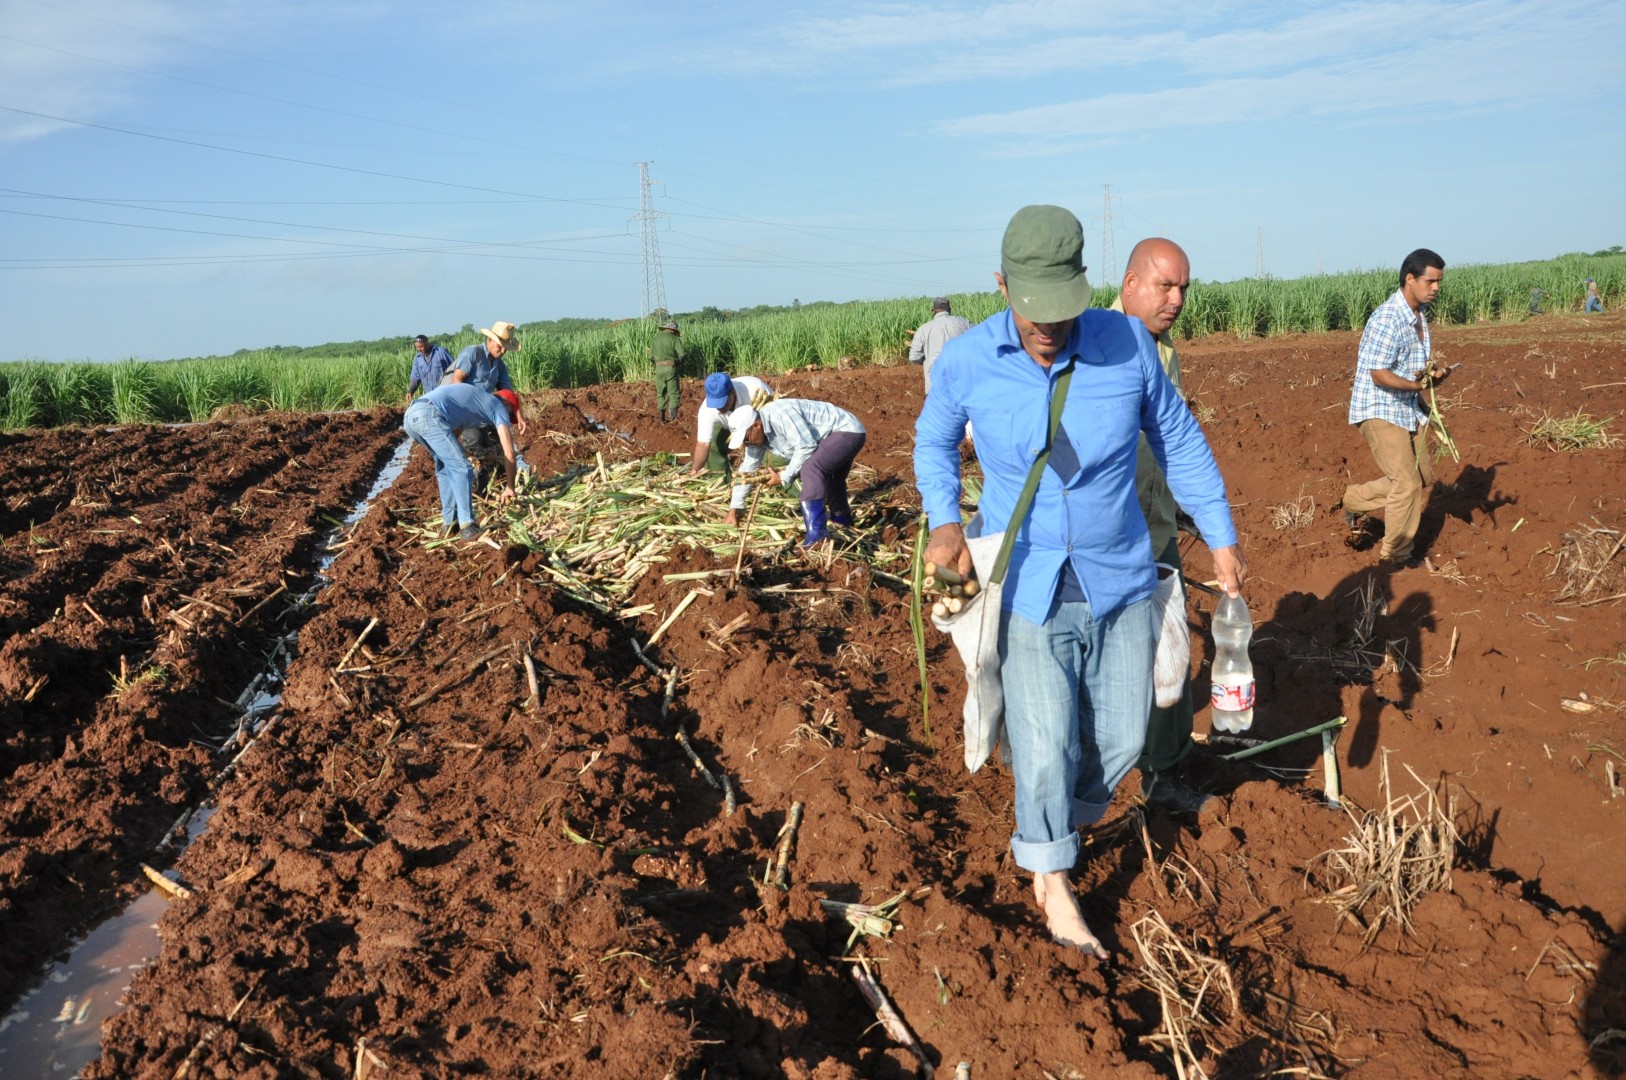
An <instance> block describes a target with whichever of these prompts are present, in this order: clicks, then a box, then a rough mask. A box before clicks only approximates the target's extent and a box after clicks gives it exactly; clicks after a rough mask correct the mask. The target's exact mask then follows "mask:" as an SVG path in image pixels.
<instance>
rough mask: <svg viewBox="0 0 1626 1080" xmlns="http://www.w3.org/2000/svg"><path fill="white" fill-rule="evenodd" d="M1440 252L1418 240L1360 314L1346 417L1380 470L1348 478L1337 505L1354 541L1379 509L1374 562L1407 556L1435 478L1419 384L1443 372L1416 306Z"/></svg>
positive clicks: (1426, 294) (1425, 299) (1434, 277)
mask: <svg viewBox="0 0 1626 1080" xmlns="http://www.w3.org/2000/svg"><path fill="white" fill-rule="evenodd" d="M1444 276H1445V260H1444V259H1442V258H1440V257H1439V256H1438V255H1436V254H1435V253H1434V252H1432V251H1430V250H1428V249H1427V248H1418V249H1417V250H1416V251H1414V252H1412V253H1411V254H1410V255H1407V256H1406V260H1405V261H1404V262H1403V263H1401V264H1400V288H1399V289H1398V290H1397V291H1396V292H1395V294H1394V295H1393V296H1391V297H1389V299H1387V300H1385V301H1384V302H1383V303H1382V304H1380V305H1378V308H1377V310H1376V311H1374V312H1372V317H1371V318H1369V319H1367V320H1366V329H1365V330H1364V331H1363V332H1362V333H1361V348H1360V354H1359V358H1358V360H1357V361H1356V364H1355V387H1354V390H1353V392H1352V393H1351V394H1350V397H1349V422H1350V423H1351V424H1355V425H1357V426H1358V427H1359V428H1360V429H1361V437H1362V438H1364V439H1365V440H1366V445H1367V446H1368V447H1370V448H1371V450H1372V457H1373V458H1374V459H1376V461H1377V463H1378V468H1379V469H1382V470H1383V476H1382V478H1380V479H1377V480H1371V481H1368V482H1367V483H1364V484H1351V485H1350V486H1349V487H1348V488H1346V489H1345V491H1344V497H1343V499H1342V500H1341V502H1340V503H1339V504H1338V505H1341V506H1342V507H1343V508H1344V523H1345V524H1346V525H1348V526H1349V541H1348V542H1349V544H1350V546H1351V547H1355V546H1359V545H1360V544H1361V542H1362V541H1363V540H1364V537H1365V532H1366V516H1367V515H1368V514H1370V513H1372V512H1373V511H1375V510H1381V511H1383V544H1382V546H1381V547H1379V549H1378V559H1379V561H1380V562H1382V563H1384V564H1387V565H1391V566H1400V565H1405V564H1407V563H1408V562H1409V561H1410V560H1411V551H1412V543H1413V541H1414V540H1415V539H1416V537H1417V523H1418V521H1419V520H1420V519H1421V518H1422V516H1423V496H1424V493H1425V492H1426V491H1427V490H1428V488H1429V486H1430V485H1432V484H1433V483H1434V469H1433V467H1432V465H1431V463H1430V461H1429V449H1428V412H1427V409H1426V407H1425V406H1424V404H1423V401H1422V397H1421V395H1420V391H1422V390H1424V389H1426V388H1427V387H1428V386H1429V385H1430V384H1431V383H1438V382H1440V381H1441V380H1442V379H1444V378H1445V377H1446V375H1447V374H1448V373H1449V371H1448V369H1441V368H1439V367H1436V366H1435V365H1434V363H1433V361H1432V360H1431V359H1430V356H1429V336H1428V320H1427V319H1426V318H1424V317H1423V311H1422V309H1423V306H1424V305H1426V304H1432V303H1433V302H1434V298H1435V297H1436V296H1438V295H1439V294H1440V279H1441V278H1443V277H1444Z"/></svg>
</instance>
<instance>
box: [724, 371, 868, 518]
mask: <svg viewBox="0 0 1626 1080" xmlns="http://www.w3.org/2000/svg"><path fill="white" fill-rule="evenodd" d="M728 430H729V439H728V448H729V449H730V450H738V449H740V448H741V447H744V448H745V462H744V465H743V466H742V468H741V472H742V473H750V472H756V471H759V470H760V471H762V472H764V473H766V475H767V477H768V481H769V482H770V483H773V484H778V485H779V486H781V487H788V486H789V485H790V482H791V481H792V480H794V479H796V477H797V476H798V475H800V476H801V478H802V519H803V520H804V521H805V522H806V524H807V539H806V540H804V541H802V547H804V548H810V547H812V546H813V545H814V544H817V543H818V542H819V541H821V540H823V539H824V538H825V537H826V536H828V535H829V533H828V531H827V530H826V528H825V526H826V525H827V524H828V525H840V526H842V527H846V526H849V525H851V524H852V523H853V512H852V507H851V506H850V505H849V504H848V502H847V474H848V473H850V472H851V471H852V467H853V458H855V457H857V456H858V451H860V450H862V449H863V448H864V440H865V438H866V433H865V431H864V425H863V424H862V423H860V422H859V420H858V417H856V416H854V415H853V414H852V413H850V412H848V411H847V410H846V409H843V408H839V407H838V406H835V405H832V404H830V403H829V402H828V401H806V400H803V399H800V398H779V399H777V400H774V401H770V402H767V403H766V404H764V405H763V406H762V407H761V408H759V409H753V408H752V407H751V406H749V405H742V406H740V407H739V408H737V409H735V410H734V411H733V412H732V413H730V414H729V417H728ZM767 451H772V452H773V453H775V454H778V455H779V456H780V457H783V458H784V459H785V461H786V464H785V467H784V468H783V469H775V468H772V467H764V466H762V465H761V462H762V460H763V458H764V457H765V454H766V452H767Z"/></svg>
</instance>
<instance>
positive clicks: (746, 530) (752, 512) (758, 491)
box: [734, 484, 762, 581]
mask: <svg viewBox="0 0 1626 1080" xmlns="http://www.w3.org/2000/svg"><path fill="white" fill-rule="evenodd" d="M760 498H762V485H761V484H757V485H756V486H755V487H753V488H752V489H751V508H750V509H749V510H747V511H746V512H745V524H744V525H742V526H740V550H739V554H737V555H735V556H734V580H735V581H738V580H739V579H740V567H741V566H743V565H744V564H745V543H746V541H747V540H748V539H749V538H750V536H751V521H752V519H753V518H755V517H756V516H757V500H758V499H760Z"/></svg>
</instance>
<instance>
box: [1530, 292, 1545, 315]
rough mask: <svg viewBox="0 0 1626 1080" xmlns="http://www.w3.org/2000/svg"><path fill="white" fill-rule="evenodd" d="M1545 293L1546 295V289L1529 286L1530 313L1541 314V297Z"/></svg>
mask: <svg viewBox="0 0 1626 1080" xmlns="http://www.w3.org/2000/svg"><path fill="white" fill-rule="evenodd" d="M1546 295H1547V290H1546V289H1543V288H1541V287H1539V286H1532V287H1531V289H1530V314H1532V315H1540V314H1541V299H1542V297H1544V296H1546Z"/></svg>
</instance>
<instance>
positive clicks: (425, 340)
mask: <svg viewBox="0 0 1626 1080" xmlns="http://www.w3.org/2000/svg"><path fill="white" fill-rule="evenodd" d="M412 340H413V341H421V342H423V343H424V344H425V345H427V344H429V339H428V338H426V337H424V336H423V335H422V334H419V335H418V336H417V337H415V338H413V339H412Z"/></svg>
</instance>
